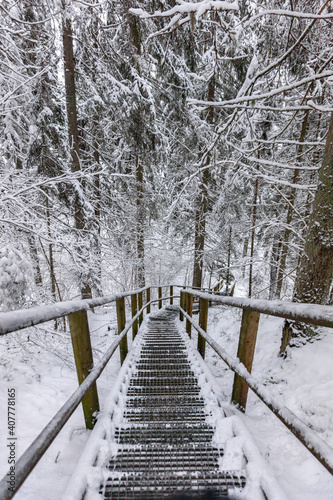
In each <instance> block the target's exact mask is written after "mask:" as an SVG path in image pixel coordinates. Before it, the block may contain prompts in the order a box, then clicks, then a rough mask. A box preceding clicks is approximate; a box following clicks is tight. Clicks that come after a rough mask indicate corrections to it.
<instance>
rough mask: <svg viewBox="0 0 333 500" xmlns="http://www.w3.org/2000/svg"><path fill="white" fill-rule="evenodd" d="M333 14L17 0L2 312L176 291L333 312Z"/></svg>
mask: <svg viewBox="0 0 333 500" xmlns="http://www.w3.org/2000/svg"><path fill="white" fill-rule="evenodd" d="M332 19H333V13H332V6H331V2H330V1H313V2H310V3H309V2H305V1H302V0H294V1H291V0H290V1H279V0H276V1H275V0H272V1H271V0H268V1H261V2H258V3H256V2H252V1H248V0H240V1H239V2H236V1H235V2H224V1H210V2H208V1H207V0H204V1H198V2H193V3H190V2H184V1H182V0H179V1H156V0H145V1H134V0H133V1H132V0H124V1H122V2H117V1H101V2H86V1H83V0H79V1H71V0H61V1H56V0H49V1H44V0H37V1H35V0H34V1H32V0H31V1H30V0H25V1H15V2H14V1H12V0H4V1H3V2H2V4H1V6H0V34H1V41H0V50H1V59H0V93H1V94H0V104H1V118H0V127H1V137H0V148H1V153H2V154H1V167H0V168H1V172H0V175H1V192H0V196H1V204H0V207H1V208H0V210H1V215H0V223H1V229H2V231H1V236H0V238H1V244H0V296H1V297H0V299H1V301H0V302H1V308H2V310H3V311H5V310H10V309H17V308H22V307H23V308H25V307H30V306H32V305H34V304H43V303H50V302H52V301H54V302H57V301H59V300H64V299H72V298H74V297H77V296H78V295H81V296H82V297H83V298H86V297H90V296H92V295H93V294H94V295H101V294H106V293H109V292H112V291H120V290H128V289H132V288H136V287H140V286H143V285H144V284H166V283H170V282H173V281H176V282H179V283H181V284H183V283H184V284H192V285H193V286H198V287H200V286H215V285H216V284H218V283H220V284H221V283H222V280H223V282H224V285H223V286H224V288H223V289H222V290H223V291H225V293H228V292H230V289H231V287H232V284H233V283H234V281H235V280H237V284H238V285H239V287H238V290H239V291H240V292H241V293H242V294H247V295H248V296H249V297H254V298H258V297H260V298H270V299H279V298H282V299H285V298H287V299H293V300H296V301H302V302H316V303H324V304H327V303H332V276H333V258H332V257H333V256H332V253H333V229H332V220H333V217H332V213H333V212H332V209H333V196H332V192H333V191H332V175H333V170H332V169H333V155H332V134H333V125H332V121H331V123H330V119H331V114H332V110H333V109H332V104H331V103H332V83H333V66H332V58H333V55H332V54H333V52H332V36H331V23H332ZM236 290H237V288H236ZM58 327H60V325H58ZM305 333H308V332H305ZM302 334H304V331H303V332H302ZM290 336H293V333H291V334H290V333H289V337H290ZM287 337H288V336H287ZM289 337H288V338H287V342H288V341H289Z"/></svg>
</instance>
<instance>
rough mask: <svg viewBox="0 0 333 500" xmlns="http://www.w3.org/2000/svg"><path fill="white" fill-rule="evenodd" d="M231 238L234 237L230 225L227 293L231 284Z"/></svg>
mask: <svg viewBox="0 0 333 500" xmlns="http://www.w3.org/2000/svg"><path fill="white" fill-rule="evenodd" d="M231 238H232V227H231V226H230V227H229V238H228V266H227V280H226V281H227V282H226V294H227V295H228V293H229V284H230V260H231Z"/></svg>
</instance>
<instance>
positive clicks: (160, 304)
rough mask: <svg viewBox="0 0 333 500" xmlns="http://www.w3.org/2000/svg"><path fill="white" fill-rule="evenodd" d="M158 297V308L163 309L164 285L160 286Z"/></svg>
mask: <svg viewBox="0 0 333 500" xmlns="http://www.w3.org/2000/svg"><path fill="white" fill-rule="evenodd" d="M158 298H159V301H158V308H159V309H161V308H162V287H161V286H159V287H158Z"/></svg>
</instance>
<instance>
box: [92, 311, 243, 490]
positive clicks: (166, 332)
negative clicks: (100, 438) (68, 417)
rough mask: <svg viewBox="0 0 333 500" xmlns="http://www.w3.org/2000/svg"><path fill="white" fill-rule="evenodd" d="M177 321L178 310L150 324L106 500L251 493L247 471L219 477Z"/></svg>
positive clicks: (218, 452)
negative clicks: (246, 490) (247, 487)
mask: <svg viewBox="0 0 333 500" xmlns="http://www.w3.org/2000/svg"><path fill="white" fill-rule="evenodd" d="M176 314H177V312H176V311H174V310H172V309H171V310H163V311H162V312H161V313H159V314H157V315H155V316H153V317H151V318H150V320H149V321H148V327H147V329H146V332H145V333H144V334H143V345H142V348H141V352H140V355H139V358H138V360H137V362H136V372H135V374H134V375H133V376H132V378H131V380H130V383H129V387H128V389H127V395H126V396H127V397H126V406H125V409H124V414H123V421H122V422H121V424H120V425H118V426H117V427H116V429H115V440H116V442H117V443H118V445H119V448H118V453H117V454H116V456H115V457H113V458H112V459H111V461H110V463H109V465H108V469H109V471H110V472H109V477H108V478H107V480H106V482H105V484H104V485H103V488H102V491H101V493H102V495H103V496H104V498H105V499H107V498H117V499H127V498H133V499H146V498H147V499H148V498H149V499H152V498H155V499H160V498H161V499H162V498H175V497H176V496H177V495H181V497H182V498H183V497H184V495H185V496H186V498H192V497H193V498H204V495H207V494H209V495H210V496H209V498H219V499H220V498H234V495H235V494H236V493H237V492H240V491H241V490H242V488H243V487H244V486H245V476H244V474H243V473H242V471H240V472H234V471H223V472H222V471H220V469H219V462H220V461H221V458H222V456H223V449H221V448H219V447H218V446H217V445H216V444H214V443H213V441H212V439H213V436H214V428H213V427H212V426H211V425H209V424H208V423H207V416H208V415H207V410H206V408H205V401H204V399H203V397H201V396H200V387H199V385H198V380H197V378H196V376H195V374H194V372H193V370H192V369H191V364H190V362H189V359H188V354H187V349H186V345H185V341H184V340H183V338H182V336H181V335H180V333H179V331H178V329H177V326H176V324H175V315H176ZM208 492H209V493H208Z"/></svg>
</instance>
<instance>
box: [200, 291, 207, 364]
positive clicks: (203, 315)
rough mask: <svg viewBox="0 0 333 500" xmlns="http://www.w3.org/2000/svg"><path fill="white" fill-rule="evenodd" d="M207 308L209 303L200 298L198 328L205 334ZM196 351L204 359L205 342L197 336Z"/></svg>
mask: <svg viewBox="0 0 333 500" xmlns="http://www.w3.org/2000/svg"><path fill="white" fill-rule="evenodd" d="M208 306H209V301H208V300H207V299H203V298H202V297H200V299H199V326H200V328H202V329H203V330H204V331H205V332H206V331H207V320H208ZM198 351H199V353H200V354H201V356H202V357H203V359H205V351H206V340H205V339H204V338H203V337H202V336H201V335H200V333H199V334H198Z"/></svg>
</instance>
